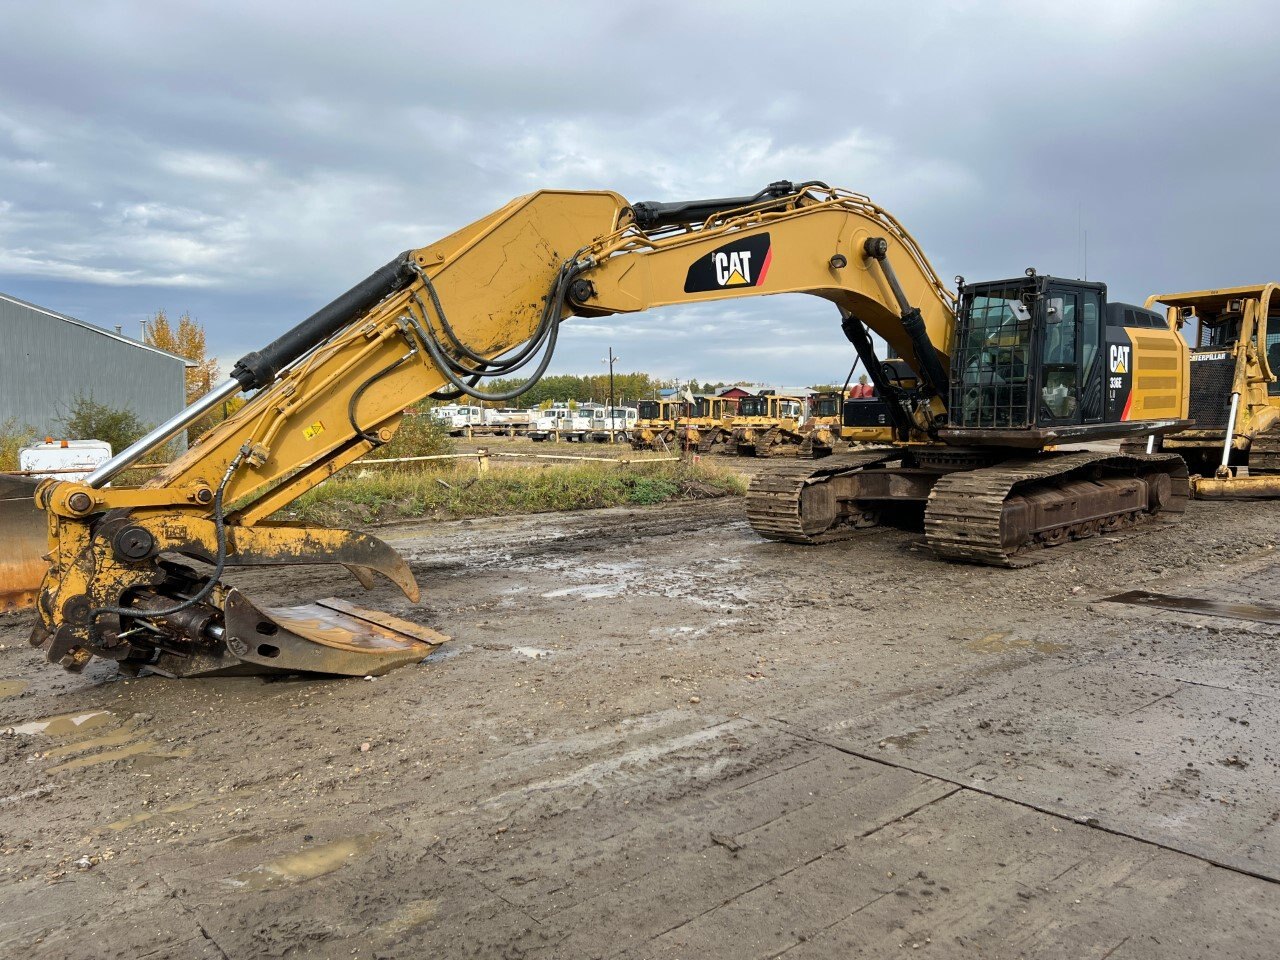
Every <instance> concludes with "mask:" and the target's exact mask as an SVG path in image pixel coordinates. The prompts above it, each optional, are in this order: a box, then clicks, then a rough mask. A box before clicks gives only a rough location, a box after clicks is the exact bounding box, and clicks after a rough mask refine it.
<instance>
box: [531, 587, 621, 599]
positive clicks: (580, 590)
mask: <svg viewBox="0 0 1280 960" xmlns="http://www.w3.org/2000/svg"><path fill="white" fill-rule="evenodd" d="M626 590H627V585H626V584H625V583H597V584H583V585H582V586H580V587H560V588H559V589H558V590H548V591H547V592H546V593H544V594H542V596H544V597H547V598H551V599H554V598H556V597H576V598H577V599H579V600H604V599H607V598H609V597H620V596H622V594H623V593H625V592H626Z"/></svg>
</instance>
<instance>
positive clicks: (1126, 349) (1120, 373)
mask: <svg viewBox="0 0 1280 960" xmlns="http://www.w3.org/2000/svg"><path fill="white" fill-rule="evenodd" d="M1132 401H1133V341H1132V340H1131V339H1130V338H1129V331H1128V330H1127V329H1126V328H1124V327H1111V326H1109V327H1107V416H1106V419H1107V422H1108V423H1116V422H1118V421H1120V420H1128V419H1129V414H1130V412H1131V409H1130V405H1131V403H1132Z"/></svg>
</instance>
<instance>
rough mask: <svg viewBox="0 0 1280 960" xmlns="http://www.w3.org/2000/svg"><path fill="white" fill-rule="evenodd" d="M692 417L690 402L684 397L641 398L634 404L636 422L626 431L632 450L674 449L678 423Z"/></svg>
mask: <svg viewBox="0 0 1280 960" xmlns="http://www.w3.org/2000/svg"><path fill="white" fill-rule="evenodd" d="M692 416H693V402H692V401H691V400H689V399H687V398H684V397H668V398H664V399H661V400H641V401H639V402H638V403H637V404H636V422H635V425H634V426H633V427H632V428H631V431H630V433H629V434H628V436H629V439H630V441H631V446H632V448H633V449H636V450H675V449H676V446H677V443H678V441H679V429H678V428H679V424H681V423H683V422H685V421H687V420H688V419H689V418H690V417H692Z"/></svg>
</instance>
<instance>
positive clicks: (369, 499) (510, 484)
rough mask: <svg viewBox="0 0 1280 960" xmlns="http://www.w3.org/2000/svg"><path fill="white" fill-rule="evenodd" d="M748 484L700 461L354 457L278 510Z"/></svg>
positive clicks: (397, 508) (438, 509)
mask: <svg viewBox="0 0 1280 960" xmlns="http://www.w3.org/2000/svg"><path fill="white" fill-rule="evenodd" d="M746 488H747V484H746V480H744V479H743V477H742V476H741V475H740V474H738V473H736V472H734V471H732V470H728V469H726V468H724V467H721V466H716V465H714V464H708V463H705V462H702V463H685V462H670V461H669V462H663V463H654V464H645V463H642V462H641V463H631V464H620V465H616V466H615V465H613V464H608V463H575V464H570V465H560V464H556V465H549V466H541V465H539V466H515V467H512V466H505V465H503V466H495V467H494V468H493V469H492V470H491V471H490V472H489V473H488V474H487V475H486V476H483V477H480V476H477V475H476V467H475V464H474V463H472V462H470V461H462V462H460V463H457V464H451V465H450V466H447V467H439V468H435V469H426V470H414V471H407V470H397V471H395V472H391V471H390V470H388V469H386V468H383V469H367V468H366V469H365V470H361V468H360V465H359V464H358V463H357V464H355V465H353V466H352V467H351V468H350V470H349V472H348V473H346V474H341V475H339V476H337V477H334V478H332V479H331V480H327V481H325V482H324V483H322V484H321V485H320V486H318V487H316V488H315V489H314V490H311V491H308V492H307V493H306V494H304V495H303V496H302V497H301V498H299V499H298V500H297V501H295V502H294V503H292V504H290V505H289V507H288V508H287V509H285V510H283V511H281V513H280V514H279V515H278V516H279V517H280V518H281V519H290V520H300V521H303V522H305V523H316V524H322V525H332V526H341V525H343V524H351V523H353V522H354V523H382V522H386V521H390V520H406V519H420V518H423V517H427V518H431V519H438V520H454V519H462V518H466V517H496V516H506V515H509V514H518V513H546V512H551V511H559V510H586V509H590V508H593V507H621V506H633V505H649V504H655V503H663V502H666V501H668V500H704V499H708V498H712V497H724V496H741V495H742V494H744V493H746Z"/></svg>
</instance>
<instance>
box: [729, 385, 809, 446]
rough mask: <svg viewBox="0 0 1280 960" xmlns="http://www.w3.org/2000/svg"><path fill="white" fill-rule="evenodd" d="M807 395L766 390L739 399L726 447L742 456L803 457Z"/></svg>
mask: <svg viewBox="0 0 1280 960" xmlns="http://www.w3.org/2000/svg"><path fill="white" fill-rule="evenodd" d="M804 415H805V398H804V397H801V396H791V395H788V394H783V393H777V392H776V391H773V390H762V391H760V393H758V394H756V395H755V396H751V397H743V398H742V399H741V400H739V401H738V412H737V414H736V415H735V416H734V418H733V429H732V434H733V436H732V439H731V440H730V442H729V444H728V445H727V447H726V449H727V450H728V451H729V452H732V453H736V454H737V455H738V456H740V457H780V456H793V457H794V456H799V455H800V448H801V445H802V444H803V443H804V439H805V438H804V435H803V434H802V433H801V427H802V426H803V425H804Z"/></svg>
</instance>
